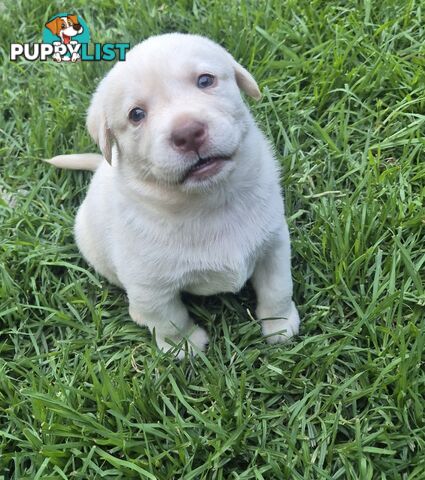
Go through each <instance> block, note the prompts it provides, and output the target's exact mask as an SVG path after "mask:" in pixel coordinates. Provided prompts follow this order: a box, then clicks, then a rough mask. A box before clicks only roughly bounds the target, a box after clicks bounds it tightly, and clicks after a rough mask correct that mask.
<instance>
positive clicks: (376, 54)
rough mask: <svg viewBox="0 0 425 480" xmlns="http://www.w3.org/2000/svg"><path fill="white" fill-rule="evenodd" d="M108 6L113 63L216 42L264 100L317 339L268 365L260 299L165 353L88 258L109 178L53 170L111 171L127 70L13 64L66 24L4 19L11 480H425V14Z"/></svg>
mask: <svg viewBox="0 0 425 480" xmlns="http://www.w3.org/2000/svg"><path fill="white" fill-rule="evenodd" d="M95 3H96V4H95V5H92V4H90V3H89V2H88V3H87V4H86V2H83V1H82V0H76V1H74V2H72V4H71V5H72V6H73V7H74V10H75V11H77V12H78V13H79V14H80V15H82V16H83V18H84V19H85V20H86V22H87V23H88V25H89V26H90V27H91V34H92V40H94V41H97V42H107V41H112V42H120V41H121V42H126V41H130V42H131V44H132V45H133V44H135V43H137V42H138V41H140V40H142V39H143V38H145V37H147V36H149V35H151V34H156V33H162V32H167V31H176V30H178V31H188V32H194V33H202V34H205V35H207V36H209V37H211V38H213V39H215V40H217V41H219V42H220V43H222V44H223V45H224V46H225V47H226V48H228V49H229V50H230V51H231V52H232V53H233V54H234V55H235V57H236V58H237V59H238V60H240V61H241V62H242V63H243V64H244V65H245V66H247V67H248V68H249V69H250V70H251V71H252V73H253V74H254V76H255V77H256V78H257V79H258V81H259V84H260V87H261V89H262V92H263V99H262V100H261V102H259V103H255V104H252V110H253V113H254V115H255V116H256V118H257V119H258V122H259V123H260V125H261V126H262V128H263V129H264V130H265V131H266V132H267V134H268V136H269V137H270V138H272V139H273V141H274V143H275V145H276V150H277V154H278V158H279V160H280V161H281V163H282V166H283V168H284V171H283V178H282V184H283V185H284V187H285V192H286V208H287V214H288V219H289V224H290V229H291V233H292V241H293V266H294V267H293V276H294V281H295V298H296V301H297V302H298V304H299V305H300V311H301V313H302V317H303V323H302V330H301V335H300V336H299V337H298V338H297V339H296V341H295V342H293V343H291V344H289V345H286V346H268V345H267V344H266V343H265V342H264V340H263V339H262V338H261V335H260V327H259V325H258V324H257V322H256V321H255V320H253V318H252V315H251V314H250V312H252V311H253V309H254V305H255V299H254V298H253V292H252V290H251V289H250V288H249V286H248V287H247V288H245V289H244V290H243V291H242V292H241V293H240V295H238V296H232V295H220V296H217V297H211V298H197V297H188V298H187V302H188V305H189V308H190V310H191V312H192V314H193V316H194V317H195V318H196V319H197V320H198V321H199V322H200V323H202V324H203V325H205V326H206V328H207V329H208V331H209V332H210V333H211V337H212V338H211V344H210V346H209V348H208V351H207V352H206V353H205V355H200V356H198V357H196V358H193V359H192V358H188V359H185V360H183V361H182V362H181V363H178V362H175V361H173V359H172V358H170V356H168V355H165V354H161V353H159V352H158V351H157V350H156V349H155V348H154V346H153V345H152V342H151V340H150V337H149V335H148V333H147V332H146V331H145V330H143V329H141V328H139V327H137V326H136V325H135V324H133V323H132V322H131V321H130V319H129V316H128V313H127V302H126V298H125V295H124V294H123V293H122V292H120V291H119V290H118V289H115V288H114V287H112V286H111V285H109V284H108V283H107V282H106V281H104V280H103V279H102V278H100V277H98V276H97V275H96V274H95V273H94V272H93V270H91V269H90V268H89V267H88V266H87V265H86V264H85V262H84V261H83V260H82V258H81V256H80V255H79V253H78V251H77V249H76V247H75V244H74V241H73V237H72V224H73V218H74V215H75V212H76V209H77V207H78V205H79V203H80V202H81V200H82V198H83V197H84V193H85V191H86V188H87V184H88V181H89V177H90V176H89V175H88V174H86V173H82V172H68V171H60V170H55V169H52V168H50V167H49V166H48V165H46V164H44V163H42V162H41V161H40V159H41V158H47V157H50V156H52V155H54V154H58V153H66V152H83V151H95V146H94V145H93V144H92V142H91V141H90V139H89V137H88V135H87V133H86V132H85V127H84V116H85V115H84V114H85V110H86V108H87V106H88V102H89V98H90V95H91V94H92V93H93V90H94V86H95V85H96V84H97V82H98V81H99V79H100V78H101V77H102V75H103V74H104V73H105V72H106V71H107V70H108V69H109V68H110V64H108V63H107V62H99V63H83V64H78V65H56V64H54V63H53V62H47V63H42V62H25V61H19V62H16V63H12V62H10V61H9V60H8V55H9V52H8V45H9V43H10V42H37V41H40V39H41V28H42V25H43V24H44V22H45V21H46V20H47V18H48V17H49V16H51V15H53V14H55V13H56V12H57V11H62V10H63V9H64V7H63V4H62V3H61V2H52V1H47V0H40V1H38V2H26V1H24V0H16V1H14V2H9V3H8V6H7V7H6V6H5V4H4V3H2V4H1V5H0V9H1V12H2V28H1V33H0V35H1V40H2V46H3V47H5V48H4V50H2V53H1V55H2V57H3V58H2V60H3V61H2V63H1V67H0V74H1V78H2V95H1V98H0V102H1V113H2V115H1V116H0V122H1V123H0V130H1V137H0V138H1V145H0V152H1V155H0V157H1V160H0V162H1V163H0V168H1V177H0V188H1V199H2V200H1V205H0V218H1V239H0V242H1V248H0V255H1V260H0V300H1V303H0V328H1V330H0V480H10V479H16V480H17V479H19V480H23V479H31V480H38V479H43V480H46V479H55V480H56V479H81V480H87V479H98V478H99V479H100V478H105V479H121V478H122V479H124V478H125V479H130V478H131V479H139V478H143V479H160V480H165V479H185V480H190V479H197V480H201V479H217V480H218V479H223V480H230V479H241V480H242V479H244V480H247V479H258V480H259V479H291V480H292V479H296V480H302V479H307V480H308V479H332V480H334V479H335V480H336V479H359V480H369V479H387V480H390V479H394V480H398V479H403V480H423V479H424V478H425V420H424V417H425V415H424V408H425V398H424V397H425V369H424V343H425V334H424V330H425V321H424V313H425V308H424V307H425V294H424V270H425V269H424V263H425V248H424V223H425V213H424V183H425V182H424V180H425V166H424V165H425V163H424V155H423V149H424V145H425V140H424V136H423V132H424V123H425V117H424V114H423V112H424V107H425V94H424V86H425V74H424V64H425V63H424V53H425V47H424V40H425V31H424V26H423V13H424V12H423V10H424V4H423V2H421V1H418V0H409V1H402V0H398V1H393V0H382V1H381V2H371V1H370V0H364V1H358V2H355V1H353V0H347V1H344V2H339V1H336V0H332V1H327V2H326V1H318V0H300V1H294V0H288V1H286V2H281V1H278V0H275V1H274V0H267V1H264V2H262V1H261V2H260V1H258V2H255V1H248V2H234V1H230V2H228V3H226V4H224V3H222V2H218V1H217V2H209V3H204V2H201V1H197V0H195V1H193V2H190V1H184V0H175V1H168V0H167V1H164V2H161V3H159V2H153V1H147V2H140V3H138V2H132V1H130V0H119V1H118V0H101V1H98V2H95ZM17 19H19V21H17Z"/></svg>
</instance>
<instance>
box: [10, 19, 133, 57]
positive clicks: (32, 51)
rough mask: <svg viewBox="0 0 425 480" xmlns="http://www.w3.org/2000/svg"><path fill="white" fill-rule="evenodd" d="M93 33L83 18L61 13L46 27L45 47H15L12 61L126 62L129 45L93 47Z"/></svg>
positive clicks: (16, 45)
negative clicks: (19, 59)
mask: <svg viewBox="0 0 425 480" xmlns="http://www.w3.org/2000/svg"><path fill="white" fill-rule="evenodd" d="M89 43H90V31H89V28H88V26H87V24H86V23H85V21H84V20H83V18H82V17H81V16H80V15H76V14H74V13H58V14H56V15H54V16H53V17H50V18H49V20H48V21H47V22H46V23H45V24H44V28H43V42H42V43H32V44H30V43H12V44H11V45H10V60H12V61H16V60H17V59H18V58H24V59H25V60H29V61H34V60H41V61H46V60H48V59H50V58H51V59H52V60H54V61H55V62H58V63H62V62H68V63H69V62H70V63H75V62H79V61H99V60H106V61H112V60H118V61H123V60H125V55H126V52H127V50H128V49H129V48H130V44H129V43H104V44H102V43H93V44H90V45H89Z"/></svg>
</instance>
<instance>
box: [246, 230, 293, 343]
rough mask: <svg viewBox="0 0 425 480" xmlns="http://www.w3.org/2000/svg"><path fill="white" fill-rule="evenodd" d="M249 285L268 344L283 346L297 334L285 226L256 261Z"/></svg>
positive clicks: (289, 250)
mask: <svg viewBox="0 0 425 480" xmlns="http://www.w3.org/2000/svg"><path fill="white" fill-rule="evenodd" d="M252 283H253V285H254V289H255V291H256V293H257V312H256V313H257V318H258V319H260V320H262V322H263V334H264V335H265V336H266V337H267V341H268V342H269V343H277V342H284V341H286V340H288V339H289V338H291V337H292V336H293V335H296V334H297V333H298V329H299V324H300V318H299V315H298V311H297V308H296V306H295V304H294V302H293V301H292V277H291V248H290V240H289V232H288V226H287V225H286V222H285V223H284V225H283V228H282V230H281V231H280V232H279V235H278V236H277V238H276V239H275V240H274V242H273V244H272V245H270V247H269V249H268V250H267V251H266V252H265V254H264V255H263V256H262V257H261V258H260V259H259V260H258V261H257V265H256V266H255V270H254V274H253V276H252Z"/></svg>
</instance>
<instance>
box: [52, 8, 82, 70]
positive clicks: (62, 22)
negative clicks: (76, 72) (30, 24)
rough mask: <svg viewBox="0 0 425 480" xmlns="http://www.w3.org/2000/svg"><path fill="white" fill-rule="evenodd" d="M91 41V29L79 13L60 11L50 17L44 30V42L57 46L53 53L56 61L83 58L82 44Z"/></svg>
mask: <svg viewBox="0 0 425 480" xmlns="http://www.w3.org/2000/svg"><path fill="white" fill-rule="evenodd" d="M89 41H90V33H89V29H88V27H87V25H86V23H85V22H84V20H83V19H82V18H81V17H80V16H78V15H70V14H67V13H59V14H57V15H55V16H53V17H52V18H50V19H49V21H48V22H47V23H46V24H45V27H44V30H43V43H49V44H51V45H54V47H56V50H55V52H54V53H53V55H52V58H53V60H54V61H55V62H76V61H77V60H81V53H80V50H81V44H88V43H89Z"/></svg>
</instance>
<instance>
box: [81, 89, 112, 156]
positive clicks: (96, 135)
mask: <svg viewBox="0 0 425 480" xmlns="http://www.w3.org/2000/svg"><path fill="white" fill-rule="evenodd" d="M104 90H105V85H104V83H103V82H101V83H100V85H99V88H98V89H97V90H96V92H95V94H94V95H93V98H92V101H91V104H90V107H89V109H88V112H87V120H86V126H87V130H88V131H89V133H90V136H91V137H92V139H93V140H94V141H95V142H96V143H97V145H98V146H99V148H100V150H101V152H102V154H103V156H104V157H105V159H106V160H107V162H108V163H111V161H112V142H113V136H112V132H111V129H110V128H109V126H108V122H107V118H106V112H105V107H104V105H105V102H104V99H105V95H104Z"/></svg>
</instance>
